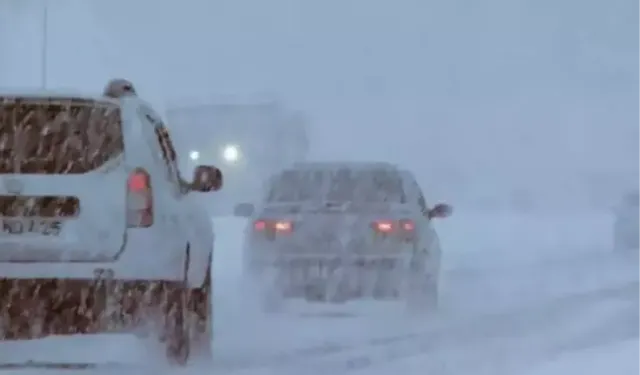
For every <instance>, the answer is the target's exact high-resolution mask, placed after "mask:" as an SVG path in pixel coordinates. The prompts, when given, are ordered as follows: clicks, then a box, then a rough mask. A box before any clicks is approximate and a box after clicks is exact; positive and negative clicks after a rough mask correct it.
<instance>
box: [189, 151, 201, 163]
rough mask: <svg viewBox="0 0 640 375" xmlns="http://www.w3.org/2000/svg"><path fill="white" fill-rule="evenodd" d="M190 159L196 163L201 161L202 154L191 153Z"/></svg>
mask: <svg viewBox="0 0 640 375" xmlns="http://www.w3.org/2000/svg"><path fill="white" fill-rule="evenodd" d="M189 159H191V160H193V161H196V160H198V159H200V153H199V152H198V151H191V152H190V153H189Z"/></svg>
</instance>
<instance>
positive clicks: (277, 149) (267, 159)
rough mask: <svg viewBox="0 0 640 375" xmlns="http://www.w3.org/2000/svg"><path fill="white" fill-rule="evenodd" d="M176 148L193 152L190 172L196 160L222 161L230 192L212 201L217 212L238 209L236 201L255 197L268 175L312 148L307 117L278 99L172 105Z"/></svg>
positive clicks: (186, 166)
mask: <svg viewBox="0 0 640 375" xmlns="http://www.w3.org/2000/svg"><path fill="white" fill-rule="evenodd" d="M166 116H167V120H168V122H169V127H170V128H171V129H175V130H173V131H172V133H173V134H175V143H176V147H177V148H178V149H179V151H180V153H181V154H185V155H188V156H189V158H187V159H186V160H185V161H184V162H183V163H188V164H183V165H181V166H180V167H181V169H183V170H185V173H189V170H190V169H192V168H193V166H195V165H196V164H201V163H210V164H213V165H216V166H218V167H219V168H220V169H221V171H222V173H223V174H224V176H225V187H226V189H225V190H226V193H223V192H221V193H220V194H219V195H218V196H216V200H215V202H211V206H209V209H211V211H212V213H213V214H214V215H226V214H232V213H233V207H234V205H235V204H236V203H239V202H246V201H254V200H255V199H257V197H259V196H260V193H261V191H262V188H263V183H264V182H265V181H266V180H267V179H268V178H269V176H271V175H273V174H274V173H276V172H278V171H280V170H282V169H283V168H286V167H289V166H291V165H292V164H294V163H298V162H303V161H306V159H307V155H308V153H309V137H308V129H307V126H308V124H307V120H306V118H305V117H304V116H303V115H302V114H300V113H295V112H290V111H287V110H286V109H285V108H284V107H283V106H282V105H281V104H280V103H278V102H276V101H267V102H257V103H237V102H225V103H210V104H194V105H185V106H173V107H171V106H170V107H169V108H167V111H166Z"/></svg>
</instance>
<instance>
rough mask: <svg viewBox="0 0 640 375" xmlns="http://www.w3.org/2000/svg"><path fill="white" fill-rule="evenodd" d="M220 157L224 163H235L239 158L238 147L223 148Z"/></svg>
mask: <svg viewBox="0 0 640 375" xmlns="http://www.w3.org/2000/svg"><path fill="white" fill-rule="evenodd" d="M222 157H223V158H224V160H226V161H229V162H235V161H237V160H238V159H239V158H240V151H239V150H238V147H236V146H234V145H228V146H225V147H224V149H222Z"/></svg>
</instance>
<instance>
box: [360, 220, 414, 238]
mask: <svg viewBox="0 0 640 375" xmlns="http://www.w3.org/2000/svg"><path fill="white" fill-rule="evenodd" d="M371 228H372V229H373V230H374V231H375V232H376V233H379V234H381V235H385V236H398V237H400V238H402V239H403V240H412V239H413V238H414V235H415V229H416V226H415V223H414V222H413V220H410V219H402V220H397V221H396V220H376V221H374V222H373V223H371Z"/></svg>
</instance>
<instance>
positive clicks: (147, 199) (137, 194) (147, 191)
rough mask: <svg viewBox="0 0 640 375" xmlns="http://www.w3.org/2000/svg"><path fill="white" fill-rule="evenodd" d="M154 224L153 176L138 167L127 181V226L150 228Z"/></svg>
mask: <svg viewBox="0 0 640 375" xmlns="http://www.w3.org/2000/svg"><path fill="white" fill-rule="evenodd" d="M151 225H153V192H152V189H151V177H150V176H149V173H147V171H145V170H144V169H142V168H136V169H135V170H134V171H133V172H131V174H130V175H129V179H128V181H127V226H128V227H129V228H148V227H150V226H151Z"/></svg>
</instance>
